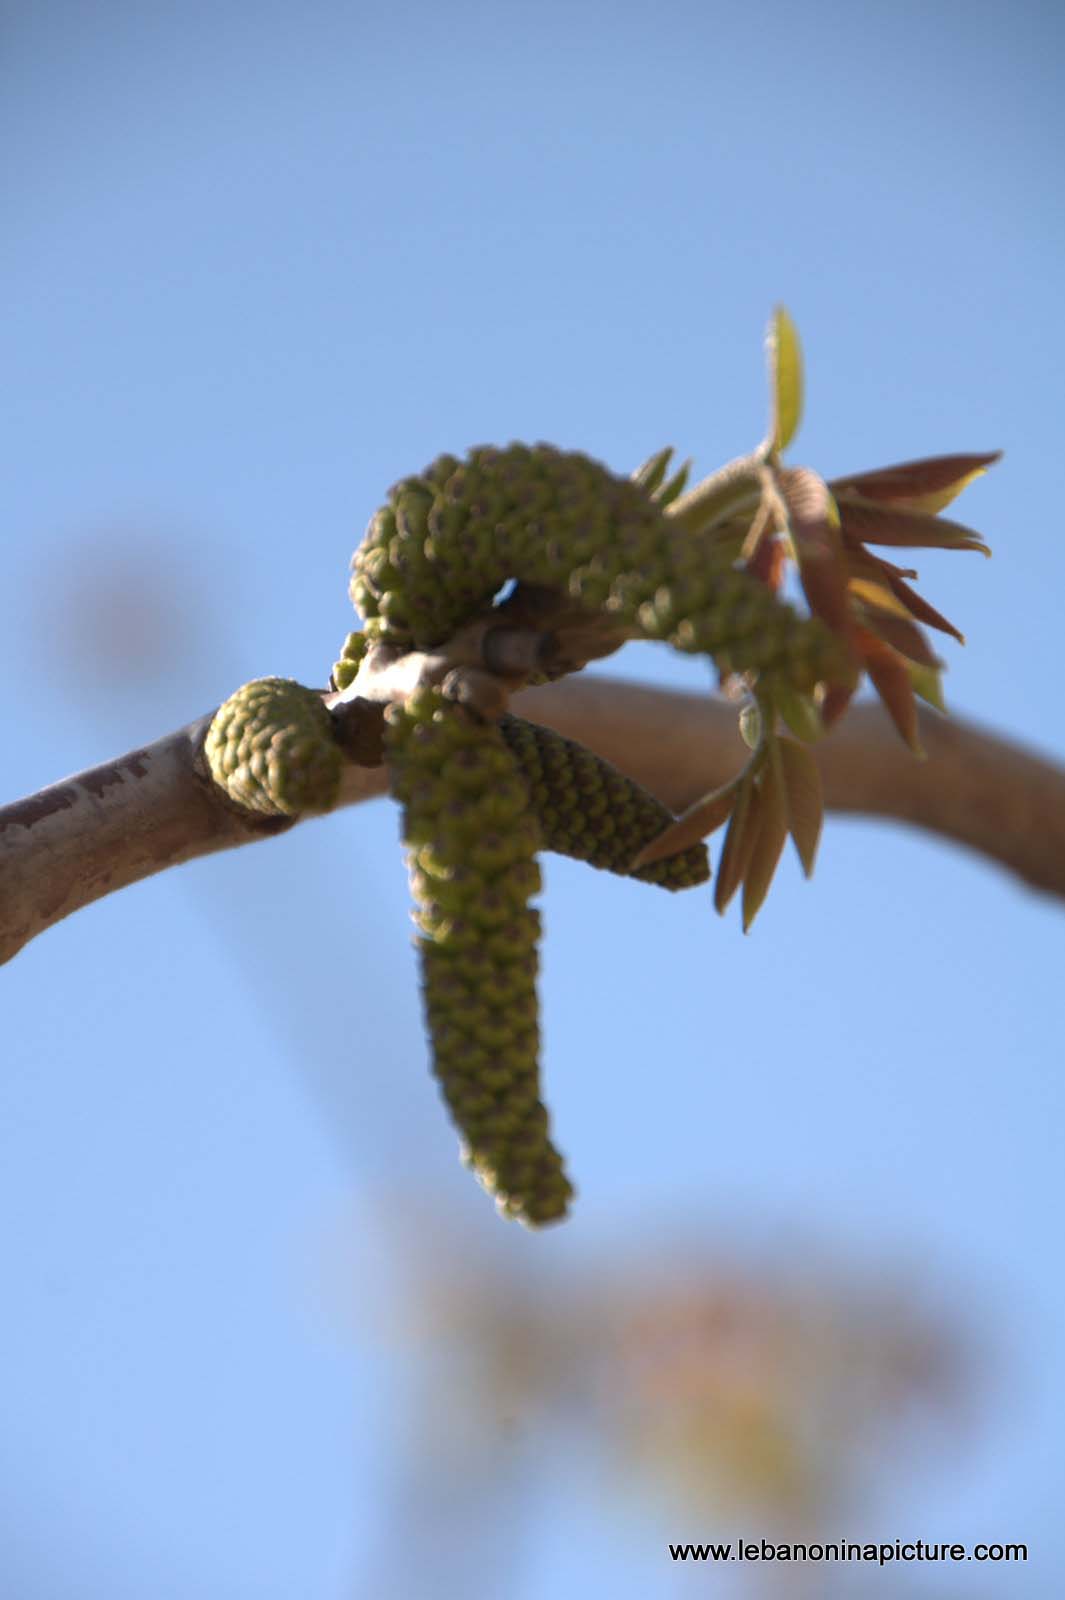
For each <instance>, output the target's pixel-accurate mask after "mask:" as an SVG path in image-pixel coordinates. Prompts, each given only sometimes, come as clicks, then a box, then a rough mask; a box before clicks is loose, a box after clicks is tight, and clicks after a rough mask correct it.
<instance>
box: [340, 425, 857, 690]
mask: <svg viewBox="0 0 1065 1600" xmlns="http://www.w3.org/2000/svg"><path fill="white" fill-rule="evenodd" d="M352 567H353V576H352V581H351V597H352V600H353V601H354V603H355V606H356V607H357V609H358V610H359V611H360V612H361V613H362V615H363V616H364V617H365V618H366V634H367V637H368V638H369V639H371V640H373V639H389V640H392V641H394V642H395V643H397V644H400V645H407V646H414V647H417V648H419V649H430V648H432V647H433V646H435V645H439V644H441V643H443V642H444V640H446V639H447V638H448V637H449V636H450V635H451V634H452V633H454V632H455V630H456V628H457V627H458V626H459V624H460V623H461V622H463V621H464V620H465V619H466V618H468V617H469V616H470V615H471V614H473V613H475V612H477V611H479V610H481V609H482V608H484V607H486V606H487V605H489V604H490V602H491V601H492V598H493V596H494V595H495V594H496V593H497V592H498V591H499V589H500V588H501V587H502V586H503V584H504V583H506V582H507V581H508V580H509V579H511V578H516V579H518V580H520V581H522V582H525V583H529V584H538V585H545V586H547V587H549V588H557V589H559V590H561V591H563V592H564V593H566V594H568V596H569V598H570V599H571V600H572V601H575V602H577V603H578V604H579V605H581V606H582V607H584V608H586V609H587V610H589V611H603V612H606V613H607V614H609V615H611V616H614V617H616V618H617V619H618V620H619V621H620V622H622V623H624V624H625V625H626V626H627V627H628V628H629V629H630V630H631V632H632V634H633V636H634V637H641V638H646V639H663V640H666V641H668V643H670V644H671V645H673V646H674V648H675V649H677V650H683V651H685V652H699V653H703V654H706V655H709V656H711V657H712V658H713V660H714V661H715V663H716V664H717V667H718V669H719V671H721V672H722V673H726V672H741V671H752V670H755V671H758V672H760V673H762V674H763V675H769V676H779V677H780V678H781V679H782V680H784V681H787V682H788V683H789V684H791V685H792V686H793V687H795V688H798V689H808V688H810V687H812V685H813V684H814V683H817V682H819V681H822V680H825V679H830V678H832V677H833V676H834V675H836V674H837V673H838V672H839V670H840V667H841V658H840V646H839V645H838V643H837V641H836V640H835V639H834V638H833V637H832V635H831V634H830V633H829V631H828V630H827V629H826V628H825V627H824V626H823V625H822V624H821V623H820V622H819V621H817V620H816V619H814V618H806V617H801V616H800V615H799V614H798V613H797V612H796V611H794V610H792V608H791V607H790V606H787V605H785V604H783V603H782V602H780V601H779V600H777V599H776V597H775V596H774V595H773V594H772V593H771V591H770V590H769V589H767V588H766V587H765V585H764V584H762V583H760V582H759V581H758V580H757V579H756V578H753V577H751V576H750V574H748V573H745V572H740V571H736V570H735V569H734V568H733V566H732V554H731V552H729V553H725V552H723V551H722V549H721V548H720V546H718V545H716V544H715V542H714V540H713V539H712V537H710V536H709V535H707V534H705V533H692V532H690V531H685V530H684V529H683V528H681V527H679V526H678V525H677V523H676V522H675V521H673V520H672V519H671V518H670V517H669V516H668V515H667V514H666V513H665V512H664V511H663V509H662V507H661V506H660V505H658V504H657V503H656V502H655V501H654V500H653V499H652V498H651V496H650V495H649V494H648V493H647V491H646V489H645V488H643V487H642V486H641V485H640V484H638V483H635V482H633V481H632V480H631V479H628V478H618V477H615V476H614V474H613V473H611V472H609V471H608V470H607V469H606V467H604V466H602V465H601V464H600V463H599V462H597V461H593V460H591V458H590V457H588V456H585V455H582V454H579V453H577V452H565V451H560V450H557V449H555V448H554V447H553V446H551V445H546V444H538V445H534V446H530V445H523V444H512V445H508V446H507V447H506V448H505V449H497V448H495V447H494V446H481V447H479V448H477V449H474V450H471V451H470V452H469V454H468V455H467V457H466V459H465V460H464V461H460V460H459V459H458V458H457V457H455V456H451V455H444V456H440V457H439V458H438V459H437V460H436V461H434V462H433V463H432V465H431V466H429V467H427V468H426V469H425V471H424V472H423V473H421V474H420V475H419V476H416V477H410V478H404V479H402V480H401V482H399V483H397V484H396V485H394V487H393V488H392V490H391V492H390V494H389V498H388V503H387V504H386V505H384V506H382V507H381V509H380V510H379V511H378V512H377V513H376V515H375V516H374V517H373V519H372V520H371V522H370V525H369V527H368V529H367V531H366V535H365V537H364V539H363V541H362V544H361V545H360V546H359V548H358V549H357V550H356V552H355V555H354V558H353V562H352Z"/></svg>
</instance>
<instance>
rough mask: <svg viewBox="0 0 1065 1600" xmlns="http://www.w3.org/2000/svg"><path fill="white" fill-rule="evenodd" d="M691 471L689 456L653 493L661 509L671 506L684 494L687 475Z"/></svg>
mask: <svg viewBox="0 0 1065 1600" xmlns="http://www.w3.org/2000/svg"><path fill="white" fill-rule="evenodd" d="M691 469H692V463H691V457H690V456H689V457H688V459H687V461H684V462H682V463H681V465H680V466H679V467H678V468H677V470H676V472H675V473H674V474H673V476H672V478H669V479H667V481H666V482H665V483H664V484H663V485H662V487H661V488H660V489H658V490H656V491H655V499H656V500H657V501H658V504H659V505H660V506H662V507H663V508H664V507H666V506H671V505H672V504H673V502H674V500H676V499H678V498H679V496H680V495H682V494H683V493H684V490H685V489H686V488H687V484H688V474H689V473H690V472H691Z"/></svg>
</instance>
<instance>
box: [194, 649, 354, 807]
mask: <svg viewBox="0 0 1065 1600" xmlns="http://www.w3.org/2000/svg"><path fill="white" fill-rule="evenodd" d="M204 755H205V757H206V760H207V765H208V767H209V769H210V773H211V776H212V778H213V779H214V781H215V782H216V783H217V784H218V785H219V787H220V788H222V789H223V790H224V791H225V792H226V794H227V795H228V796H229V798H230V799H231V800H234V801H235V802H236V803H237V804H238V805H240V806H243V807H244V808H245V809H246V810H248V811H258V812H260V813H262V814H263V815H264V816H272V817H278V816H283V817H294V816H298V815H299V814H300V813H301V812H303V811H328V810H329V809H330V807H331V806H332V805H333V804H334V803H335V801H336V797H337V791H338V788H339V786H340V772H341V766H342V762H343V758H342V755H341V752H340V749H339V747H338V746H337V745H336V743H335V742H334V740H333V736H332V721H331V719H330V716H329V712H328V711H327V710H326V708H325V706H324V705H323V704H322V699H321V696H320V695H319V694H317V693H315V691H314V690H313V689H305V688H304V687H303V685H302V684H299V683H295V682H294V681H293V680H292V679H291V678H256V679H255V680H254V682H252V683H246V684H245V685H244V686H243V688H241V689H238V690H237V692H236V694H232V695H230V697H229V699H228V700H227V701H225V703H224V704H223V705H221V706H220V707H219V708H218V710H217V711H216V712H215V715H214V719H213V720H212V722H211V726H210V728H209V729H208V732H207V737H206V740H205V741H204Z"/></svg>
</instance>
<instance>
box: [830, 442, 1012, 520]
mask: <svg viewBox="0 0 1065 1600" xmlns="http://www.w3.org/2000/svg"><path fill="white" fill-rule="evenodd" d="M1001 456H1002V451H1001V450H991V451H988V452H986V453H984V454H982V455H960V456H926V457H925V458H924V460H922V461H900V462H899V464H898V465H897V466H894V467H879V468H877V469H876V470H875V471H873V472H856V473H853V474H852V475H851V476H850V477H849V478H833V480H832V482H831V483H830V484H829V488H830V489H831V490H832V492H833V493H834V494H847V493H852V494H856V495H861V496H862V497H863V498H864V499H867V500H882V501H887V502H888V503H889V504H896V505H899V504H902V503H904V502H906V501H913V500H925V499H927V498H929V497H933V498H935V499H937V500H939V502H940V504H939V507H937V509H940V508H941V507H942V506H944V505H949V504H950V502H951V500H953V499H954V497H955V495H956V494H960V493H961V491H962V489H964V488H965V485H966V484H967V483H969V482H971V480H972V479H973V478H974V477H977V476H979V475H980V474H981V473H983V472H986V470H987V468H988V467H990V466H992V465H993V463H994V462H996V461H998V460H999V459H1000V458H1001ZM944 495H945V496H946V498H945V499H944V498H942V497H943V496H944ZM915 509H920V510H926V511H928V510H931V509H932V507H931V506H930V505H924V506H921V507H915Z"/></svg>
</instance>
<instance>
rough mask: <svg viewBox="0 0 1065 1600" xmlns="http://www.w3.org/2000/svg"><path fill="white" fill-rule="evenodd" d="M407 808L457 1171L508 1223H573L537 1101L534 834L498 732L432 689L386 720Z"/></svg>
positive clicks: (418, 918)
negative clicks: (467, 1175)
mask: <svg viewBox="0 0 1065 1600" xmlns="http://www.w3.org/2000/svg"><path fill="white" fill-rule="evenodd" d="M385 718H386V732H385V748H386V754H387V757H388V761H389V765H390V769H391V776H392V793H393V795H394V796H395V798H396V799H397V800H398V801H399V802H400V803H401V804H402V806H403V819H404V820H403V838H404V843H405V844H406V846H407V852H408V855H407V860H408V867H409V870H410V879H411V889H412V893H413V896H414V900H415V905H416V911H415V916H414V920H415V923H416V924H417V927H418V929H419V936H418V939H417V945H418V952H419V956H420V961H421V972H422V995H423V1002H424V1007H425V1015H426V1020H427V1023H428V1028H429V1034H430V1040H431V1046H432V1052H433V1071H434V1073H435V1075H436V1077H437V1078H438V1080H439V1082H440V1085H441V1088H442V1090H443V1094H444V1098H445V1100H446V1102H447V1105H448V1109H449V1110H450V1112H451V1115H452V1118H453V1120H454V1122H455V1124H456V1126H457V1127H458V1129H459V1132H460V1134H461V1136H462V1139H463V1146H464V1148H463V1159H464V1160H465V1161H466V1163H467V1165H469V1166H470V1167H471V1168H472V1169H473V1171H474V1172H475V1173H476V1175H477V1177H478V1178H479V1179H480V1181H481V1182H482V1183H483V1184H484V1186H485V1188H486V1189H487V1190H488V1191H489V1193H490V1194H492V1195H494V1196H495V1199H496V1203H497V1205H498V1206H499V1209H500V1211H501V1212H502V1213H503V1214H504V1215H505V1216H510V1217H517V1218H520V1220H522V1221H523V1222H525V1223H527V1224H529V1225H530V1226H538V1225H540V1224H543V1223H547V1222H554V1221H556V1220H558V1219H559V1218H561V1217H563V1216H564V1215H565V1214H566V1209H567V1205H568V1202H569V1199H570V1197H571V1195H572V1192H573V1191H572V1189H571V1187H570V1184H569V1182H568V1180H567V1178H566V1175H565V1173H564V1171H563V1167H562V1160H561V1157H560V1156H559V1154H558V1152H557V1151H556V1150H555V1148H554V1146H553V1145H552V1143H551V1141H550V1138H549V1136H548V1117H547V1111H546V1110H545V1108H544V1106H543V1104H542V1102H541V1100H540V1092H539V1072H538V1056H539V1043H540V1039H539V1023H538V1010H537V1000H536V975H537V965H538V958H537V947H538V940H539V931H540V919H539V916H538V914H537V912H535V911H534V910H531V909H530V907H529V900H530V898H531V897H532V896H533V895H534V894H536V893H537V892H538V890H539V888H540V873H539V868H538V866H537V862H536V853H537V850H538V849H539V847H540V831H539V828H538V827H537V824H536V820H535V817H534V816H533V814H532V811H531V810H530V805H529V794H528V790H527V787H526V784H525V782H524V781H523V779H522V776H521V773H520V771H519V768H518V766H517V763H516V761H515V759H514V756H513V755H512V754H511V752H510V750H509V749H508V746H507V744H506V743H505V742H504V740H503V738H502V736H501V735H500V733H499V730H498V729H497V728H496V727H494V726H492V725H486V724H483V723H479V722H475V721H473V720H471V719H470V718H469V717H468V716H467V715H466V713H465V712H463V711H462V710H461V709H460V708H459V707H457V706H455V705H452V704H450V703H449V702H447V701H446V700H445V699H444V697H443V696H442V695H441V694H440V692H439V691H438V690H435V689H420V690H417V691H416V692H415V693H414V694H413V695H412V696H411V697H410V699H408V700H407V701H406V703H405V704H403V705H392V706H389V708H388V710H387V711H386V713H385Z"/></svg>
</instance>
